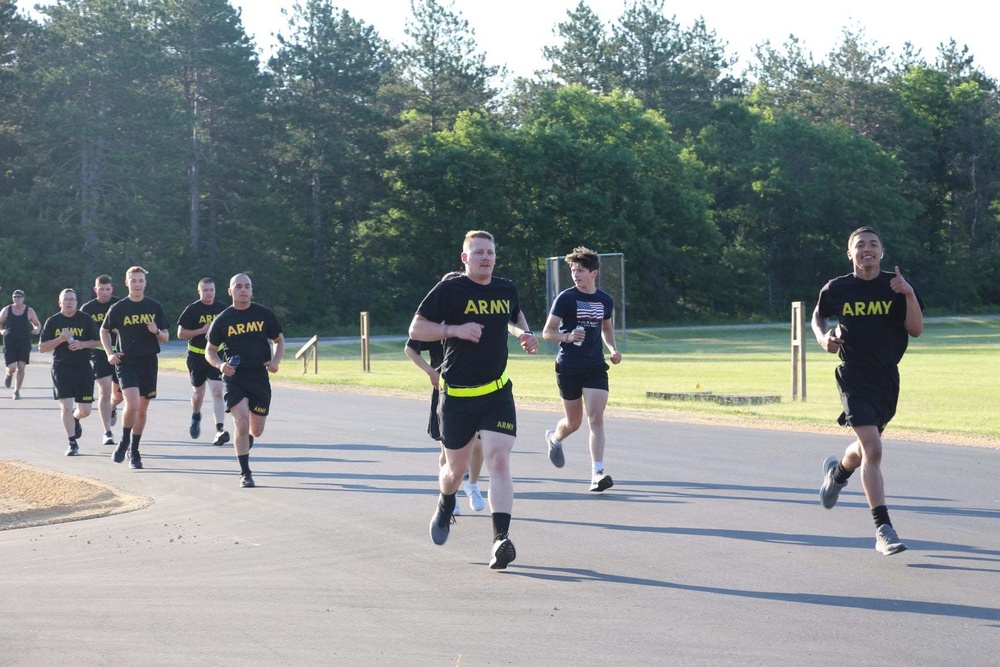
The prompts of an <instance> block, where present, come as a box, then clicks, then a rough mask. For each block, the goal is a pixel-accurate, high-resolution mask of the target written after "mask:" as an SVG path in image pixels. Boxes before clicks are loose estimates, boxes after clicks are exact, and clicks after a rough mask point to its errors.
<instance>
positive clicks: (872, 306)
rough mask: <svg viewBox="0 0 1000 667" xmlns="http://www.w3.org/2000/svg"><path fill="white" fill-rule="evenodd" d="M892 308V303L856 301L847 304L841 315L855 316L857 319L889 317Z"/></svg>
mask: <svg viewBox="0 0 1000 667" xmlns="http://www.w3.org/2000/svg"><path fill="white" fill-rule="evenodd" d="M891 307H892V301H869V302H868V303H865V302H864V301H855V302H854V303H845V304H844V308H843V311H842V312H841V313H840V314H841V315H842V316H843V315H854V316H855V317H858V316H862V315H888V314H889V308H891Z"/></svg>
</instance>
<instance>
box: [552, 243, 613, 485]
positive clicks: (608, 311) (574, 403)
mask: <svg viewBox="0 0 1000 667" xmlns="http://www.w3.org/2000/svg"><path fill="white" fill-rule="evenodd" d="M600 261H601V260H600V257H599V256H598V254H597V253H596V252H594V251H593V250H590V249H588V248H584V247H582V246H581V247H579V248H575V249H574V250H573V252H571V253H570V254H569V255H567V256H566V263H567V264H569V265H570V271H571V273H572V275H573V284H574V285H573V287H570V288H569V289H567V290H564V291H563V292H561V293H560V294H559V296H557V297H556V300H555V301H554V302H553V303H552V309H551V310H550V311H549V317H548V320H547V321H546V322H545V329H544V330H543V331H542V337H543V338H544V339H545V340H547V341H551V342H558V343H559V353H558V355H557V356H556V381H557V384H558V386H559V395H560V396H561V397H562V402H563V411H564V412H565V416H564V417H563V418H562V419H560V420H559V423H558V424H556V427H555V428H554V429H551V430H548V431H546V432H545V444H546V447H547V448H548V453H549V460H550V461H551V462H552V464H553V465H554V466H555V467H557V468H562V467H563V466H564V465H565V463H566V457H565V454H564V453H563V441H564V440H565V439H566V438H567V437H569V436H570V435H572V434H573V433H575V432H576V431H577V430H579V428H580V426H581V425H582V423H583V414H584V411H585V410H586V414H587V423H588V425H589V427H590V459H591V481H590V490H591V491H594V492H597V493H600V492H602V491H605V490H607V489H610V488H611V487H612V486H613V485H614V480H612V479H611V475H608V474H607V473H605V472H604V444H605V438H604V409H605V407H607V404H608V365H607V363H605V359H604V345H607V347H608V351H610V352H611V363H613V364H618V363H620V362H621V360H622V355H621V353H620V352H619V351H618V346H617V344H616V343H615V329H614V324H613V321H612V315H613V314H614V308H615V303H614V299H612V298H611V295H610V294H608V293H607V292H604V291H603V290H599V289H597V275H598V271H599V270H600Z"/></svg>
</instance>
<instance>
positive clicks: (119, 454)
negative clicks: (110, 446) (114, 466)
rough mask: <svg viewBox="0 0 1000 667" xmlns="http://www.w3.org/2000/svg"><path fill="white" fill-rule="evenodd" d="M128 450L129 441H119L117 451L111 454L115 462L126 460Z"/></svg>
mask: <svg viewBox="0 0 1000 667" xmlns="http://www.w3.org/2000/svg"><path fill="white" fill-rule="evenodd" d="M126 452H128V443H127V442H119V443H118V446H117V447H115V453H114V454H112V455H111V457H112V458H113V459H114V461H115V463H121V462H122V461H124V460H125V453H126Z"/></svg>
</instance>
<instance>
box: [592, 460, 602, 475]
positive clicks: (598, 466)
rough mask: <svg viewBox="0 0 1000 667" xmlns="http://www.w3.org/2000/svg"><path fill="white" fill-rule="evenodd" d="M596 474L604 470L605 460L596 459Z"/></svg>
mask: <svg viewBox="0 0 1000 667" xmlns="http://www.w3.org/2000/svg"><path fill="white" fill-rule="evenodd" d="M593 467H594V474H597V473H599V472H604V461H594V466H593Z"/></svg>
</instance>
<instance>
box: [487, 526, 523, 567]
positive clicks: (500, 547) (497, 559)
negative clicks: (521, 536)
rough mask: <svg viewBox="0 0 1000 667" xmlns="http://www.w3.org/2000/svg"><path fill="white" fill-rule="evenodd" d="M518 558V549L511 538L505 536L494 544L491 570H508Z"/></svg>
mask: <svg viewBox="0 0 1000 667" xmlns="http://www.w3.org/2000/svg"><path fill="white" fill-rule="evenodd" d="M515 558H517V549H515V548H514V543H513V542H511V541H510V538H509V537H507V536H506V535H504V536H503V537H501V538H500V539H498V540H496V541H495V542H494V543H493V555H492V557H491V558H490V569H491V570H506V569H507V566H508V565H510V564H511V563H513V562H514V559H515Z"/></svg>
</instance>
